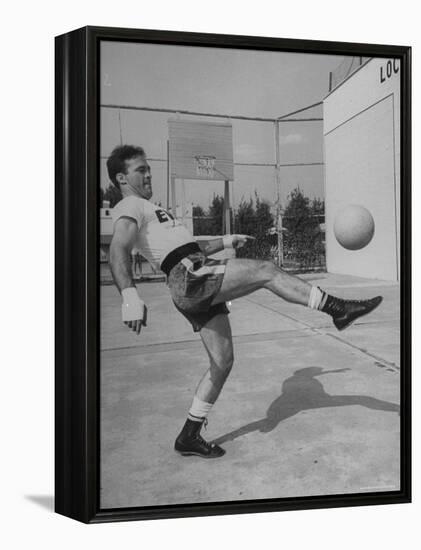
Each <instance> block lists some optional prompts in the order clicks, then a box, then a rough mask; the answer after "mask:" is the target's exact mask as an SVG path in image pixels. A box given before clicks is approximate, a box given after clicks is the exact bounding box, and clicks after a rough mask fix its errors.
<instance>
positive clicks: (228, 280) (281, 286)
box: [213, 259, 311, 306]
mask: <svg viewBox="0 0 421 550" xmlns="http://www.w3.org/2000/svg"><path fill="white" fill-rule="evenodd" d="M260 288H267V289H268V290H271V291H272V292H273V293H274V294H276V295H277V296H279V297H280V298H283V299H284V300H287V301H288V302H293V303H295V304H301V305H305V306H306V305H307V304H308V301H309V297H310V291H311V285H310V284H309V283H307V282H306V281H303V280H302V279H299V278H298V277H295V276H293V275H289V274H288V273H286V272H285V271H282V270H281V269H279V268H278V267H276V266H275V264H273V263H272V262H269V261H263V260H247V259H232V260H228V262H227V266H226V269H225V275H224V280H223V282H222V286H221V289H220V291H219V293H218V295H217V297H216V298H215V300H214V302H213V303H215V304H218V303H221V302H226V301H229V300H234V299H235V298H240V297H241V296H246V295H247V294H250V293H252V292H254V291H255V290H259V289H260Z"/></svg>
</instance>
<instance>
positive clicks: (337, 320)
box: [321, 294, 383, 330]
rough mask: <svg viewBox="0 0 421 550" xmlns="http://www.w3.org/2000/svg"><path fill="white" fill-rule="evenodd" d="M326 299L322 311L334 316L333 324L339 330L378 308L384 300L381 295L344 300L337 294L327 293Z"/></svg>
mask: <svg viewBox="0 0 421 550" xmlns="http://www.w3.org/2000/svg"><path fill="white" fill-rule="evenodd" d="M326 296H327V297H326V301H325V304H324V305H323V307H322V308H321V311H324V312H325V313H328V314H329V315H331V316H332V318H333V324H334V325H335V327H336V328H337V329H338V330H344V329H345V328H347V327H349V326H350V325H351V324H352V323H353V322H354V321H355V320H356V319H358V317H361V316H362V315H367V313H370V312H371V311H373V309H376V307H377V306H379V305H380V304H381V302H382V300H383V298H382V297H381V296H376V297H375V298H370V299H369V300H342V299H341V298H336V297H335V296H330V295H329V294H327V295H326Z"/></svg>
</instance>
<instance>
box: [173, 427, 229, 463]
mask: <svg viewBox="0 0 421 550" xmlns="http://www.w3.org/2000/svg"><path fill="white" fill-rule="evenodd" d="M204 422H205V419H203V420H202V421H199V422H194V421H193V420H190V418H188V419H187V420H186V423H185V424H184V426H183V429H182V430H181V432H180V434H179V436H178V437H177V439H176V440H175V445H174V449H175V450H176V451H177V452H178V453H180V454H181V455H183V456H192V455H193V456H200V457H202V458H219V457H221V456H223V455H224V454H225V451H224V449H222V448H221V447H219V446H218V445H216V444H215V443H208V442H207V441H205V440H204V439H203V438H202V437H201V436H200V430H201V428H202V425H203V423H204Z"/></svg>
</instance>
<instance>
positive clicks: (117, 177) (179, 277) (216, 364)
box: [107, 145, 382, 458]
mask: <svg viewBox="0 0 421 550" xmlns="http://www.w3.org/2000/svg"><path fill="white" fill-rule="evenodd" d="M107 168H108V174H109V177H110V179H111V181H112V182H113V183H114V185H116V186H117V187H118V188H119V189H120V191H121V193H122V196H123V199H122V200H121V201H120V202H119V203H118V204H117V205H116V206H115V208H114V210H113V213H112V216H113V220H114V234H113V238H112V242H111V246H110V266H111V271H112V274H113V277H114V281H115V283H116V285H117V287H118V288H119V290H120V292H121V296H122V301H123V303H122V319H123V322H124V323H125V324H126V325H127V326H128V328H129V329H131V330H133V331H134V332H136V333H137V334H139V333H140V331H141V328H142V326H146V317H147V308H146V306H145V304H144V302H143V301H142V300H141V298H140V297H139V295H138V292H137V289H136V287H135V285H134V282H133V279H132V271H131V266H130V251H131V250H132V249H133V247H134V246H136V247H138V248H139V249H140V250H141V253H142V255H143V256H144V257H145V258H146V259H147V260H148V261H149V262H150V263H151V264H152V265H153V266H155V267H156V268H160V269H161V270H162V271H164V272H165V273H166V275H167V283H168V286H169V289H170V292H171V296H172V299H173V302H174V304H175V307H176V308H177V309H178V310H179V311H180V313H182V314H183V315H184V316H185V317H186V318H187V319H188V320H189V321H190V323H191V324H192V327H193V330H194V331H195V332H200V337H201V339H202V342H203V344H204V347H205V349H206V351H207V353H208V356H209V361H210V366H209V369H208V370H207V371H206V372H205V374H204V375H203V377H202V379H201V380H200V382H199V385H198V387H197V389H196V393H195V396H194V398H193V403H192V405H191V408H190V410H189V413H188V417H187V420H186V422H185V424H184V427H183V429H182V430H181V432H180V434H179V435H178V437H177V439H176V441H175V450H176V451H177V452H179V453H180V454H181V455H183V456H189V455H196V456H200V457H203V458H218V457H220V456H222V455H223V454H225V451H224V450H223V449H222V448H221V447H219V446H218V445H215V444H212V443H208V442H207V441H205V440H204V439H203V438H202V437H201V435H200V430H201V427H202V425H203V424H204V423H205V422H206V418H207V416H208V414H209V411H210V410H211V408H212V405H213V404H214V403H215V401H216V399H217V398H218V396H219V394H220V392H221V389H222V387H223V385H224V383H225V380H226V379H227V377H228V375H229V373H230V370H231V368H232V364H233V344H232V336H231V327H230V323H229V320H228V309H227V307H226V305H225V302H226V301H230V300H233V299H235V298H240V297H241V296H245V295H247V294H250V293H251V292H254V291H255V290H258V289H260V288H266V289H268V290H270V291H271V292H273V293H274V294H275V295H276V296H279V297H280V298H283V299H284V300H287V301H288V302H293V303H295V304H301V305H303V306H308V307H310V308H313V309H317V310H320V311H324V312H326V313H328V314H329V315H331V316H332V318H333V322H334V324H335V326H336V327H337V328H338V330H343V329H344V328H346V327H347V326H349V325H350V324H351V323H352V322H353V321H355V319H357V318H358V317H360V316H361V315H366V314H367V313H369V312H370V311H372V310H373V309H374V308H376V307H377V306H378V305H379V304H380V302H381V301H382V298H381V297H380V296H377V297H376V298H372V299H371V300H364V301H355V300H342V299H339V298H336V297H334V296H330V295H329V294H327V293H326V292H324V291H322V290H321V289H319V288H318V287H314V286H313V287H312V286H311V285H310V284H308V283H307V282H305V281H303V280H301V279H299V278H297V277H294V276H291V275H289V274H287V273H285V272H283V271H282V270H281V269H278V268H277V267H276V266H275V265H274V264H273V263H272V262H268V261H261V260H248V259H230V260H221V261H218V260H210V259H209V258H208V256H210V255H212V254H214V253H216V252H218V251H220V250H223V249H224V248H226V247H233V248H240V247H241V246H243V245H244V244H245V243H246V241H247V240H248V239H249V238H250V237H247V236H246V235H226V236H224V237H223V238H216V239H214V240H211V241H206V242H200V243H197V242H196V241H195V239H194V237H193V236H192V235H191V234H190V232H189V231H188V230H187V229H186V228H185V227H184V226H183V225H182V224H181V223H180V222H179V221H177V220H175V219H174V218H173V217H172V216H171V215H170V214H169V213H168V212H166V211H165V210H164V209H163V208H161V207H159V206H156V205H154V204H153V203H151V202H149V201H150V199H151V197H152V180H151V170H150V166H149V164H148V162H147V159H146V155H145V152H144V150H143V149H142V148H141V147H133V146H131V145H122V146H119V147H116V148H115V149H114V150H113V152H112V153H111V155H110V157H109V159H108V161H107Z"/></svg>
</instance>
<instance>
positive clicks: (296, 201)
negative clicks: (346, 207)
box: [283, 187, 324, 267]
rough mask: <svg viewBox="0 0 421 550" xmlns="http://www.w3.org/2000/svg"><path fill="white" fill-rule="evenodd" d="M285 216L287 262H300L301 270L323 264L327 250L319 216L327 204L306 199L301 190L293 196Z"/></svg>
mask: <svg viewBox="0 0 421 550" xmlns="http://www.w3.org/2000/svg"><path fill="white" fill-rule="evenodd" d="M288 198H289V201H288V204H287V206H286V208H285V210H284V214H283V226H284V228H285V229H286V232H285V233H284V258H285V259H287V260H288V259H294V260H296V261H297V262H298V263H299V265H300V267H309V266H311V265H314V264H319V263H321V256H324V246H323V242H322V235H321V230H320V222H319V216H321V215H322V212H324V203H323V202H322V201H320V200H319V199H314V200H313V201H312V202H310V199H309V198H308V197H306V196H305V195H304V194H303V192H302V191H301V189H300V188H299V187H297V188H296V189H294V190H293V191H292V192H291V193H290V195H289V197H288Z"/></svg>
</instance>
